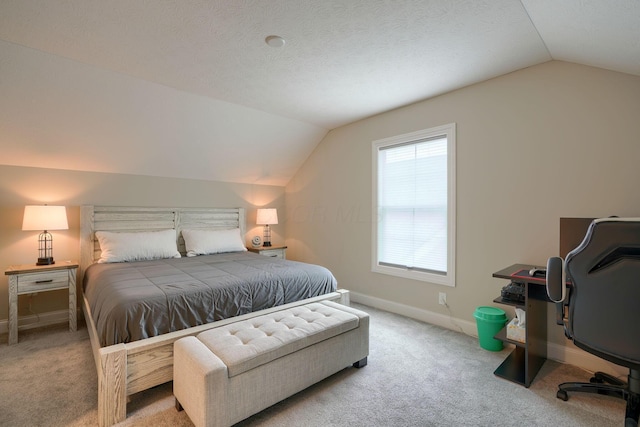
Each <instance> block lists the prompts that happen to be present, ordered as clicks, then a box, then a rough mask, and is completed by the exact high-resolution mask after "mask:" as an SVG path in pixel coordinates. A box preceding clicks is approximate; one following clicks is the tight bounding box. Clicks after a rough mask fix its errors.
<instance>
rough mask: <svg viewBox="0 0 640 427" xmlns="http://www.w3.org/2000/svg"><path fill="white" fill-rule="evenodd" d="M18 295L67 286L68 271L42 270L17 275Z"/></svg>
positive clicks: (65, 287)
mask: <svg viewBox="0 0 640 427" xmlns="http://www.w3.org/2000/svg"><path fill="white" fill-rule="evenodd" d="M17 276H18V277H17V279H18V295H19V294H28V293H32V292H40V291H46V290H53V289H67V288H69V271H68V270H62V271H43V272H41V273H23V274H18V275H17Z"/></svg>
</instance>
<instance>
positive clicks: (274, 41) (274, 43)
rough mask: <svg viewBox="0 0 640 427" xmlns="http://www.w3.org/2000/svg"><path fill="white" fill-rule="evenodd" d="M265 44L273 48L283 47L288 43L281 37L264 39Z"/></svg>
mask: <svg viewBox="0 0 640 427" xmlns="http://www.w3.org/2000/svg"><path fill="white" fill-rule="evenodd" d="M264 42H265V43H266V44H268V45H269V46H271V47H282V46H284V44H285V43H286V41H285V39H283V38H282V37H280V36H269V37H267V38H266V39H264Z"/></svg>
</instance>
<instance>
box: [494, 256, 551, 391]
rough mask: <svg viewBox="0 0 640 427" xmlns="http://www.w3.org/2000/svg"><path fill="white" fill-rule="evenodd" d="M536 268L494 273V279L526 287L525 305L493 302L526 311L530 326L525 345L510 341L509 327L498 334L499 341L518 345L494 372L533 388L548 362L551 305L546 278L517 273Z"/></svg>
mask: <svg viewBox="0 0 640 427" xmlns="http://www.w3.org/2000/svg"><path fill="white" fill-rule="evenodd" d="M532 267H533V266H530V265H526V264H514V265H512V266H511V267H508V268H505V269H504V270H500V271H498V272H496V273H494V274H493V277H497V278H500V279H508V280H517V281H518V282H524V284H525V300H524V303H523V304H521V303H516V302H513V301H508V300H504V299H503V298H502V297H498V298H496V299H494V300H493V301H494V302H495V303H498V304H503V305H508V306H512V307H518V308H521V309H523V310H525V312H526V313H527V314H526V319H527V326H526V328H527V329H526V334H525V342H524V343H521V342H518V341H514V340H510V339H508V338H507V332H506V329H507V327H506V326H505V327H504V328H503V329H502V330H500V332H498V333H497V334H496V335H495V337H494V338H495V339H498V340H500V341H503V342H506V343H510V344H514V345H515V348H514V349H513V351H512V352H511V354H509V356H508V357H507V358H506V359H505V360H504V362H502V364H501V365H500V366H498V368H497V369H496V370H495V371H494V374H495V375H496V376H499V377H501V378H504V379H507V380H509V381H513V382H515V383H517V384H520V385H523V386H525V387H529V386H530V385H531V383H532V382H533V379H534V378H535V376H536V374H537V373H538V371H539V370H540V368H541V367H542V365H543V364H544V362H545V361H546V360H547V303H548V302H549V300H548V298H547V296H546V289H545V285H546V282H545V280H544V279H541V278H539V277H535V278H534V277H531V278H527V277H526V275H525V277H523V275H522V274H519V275H518V276H517V277H514V276H515V275H516V273H518V272H522V271H523V270H524V271H526V272H528V271H529V270H530V269H531V268H532Z"/></svg>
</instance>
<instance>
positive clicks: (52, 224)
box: [22, 205, 69, 265]
mask: <svg viewBox="0 0 640 427" xmlns="http://www.w3.org/2000/svg"><path fill="white" fill-rule="evenodd" d="M68 229H69V223H68V222H67V210H66V208H65V207H64V206H48V205H27V206H25V207H24V218H23V219H22V230H23V231H32V230H44V231H43V232H42V233H40V235H39V236H38V262H36V265H50V264H55V261H54V260H53V237H52V236H51V234H50V233H49V232H48V230H68Z"/></svg>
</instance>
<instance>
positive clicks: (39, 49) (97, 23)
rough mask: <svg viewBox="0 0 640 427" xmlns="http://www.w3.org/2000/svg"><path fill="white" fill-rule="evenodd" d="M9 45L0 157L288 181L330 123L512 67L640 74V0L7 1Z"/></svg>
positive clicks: (1, 28)
mask: <svg viewBox="0 0 640 427" xmlns="http://www.w3.org/2000/svg"><path fill="white" fill-rule="evenodd" d="M269 35H278V36H281V37H283V38H284V39H285V41H286V43H285V44H284V46H282V47H279V48H274V47H270V46H268V45H267V44H266V43H265V38H266V37H267V36H269ZM0 40H1V41H2V42H0V54H2V57H4V59H1V58H0V65H2V64H3V65H4V66H3V67H2V68H0V90H2V91H3V92H5V91H6V92H9V96H5V97H4V98H5V100H4V101H3V100H2V99H0V103H3V102H4V103H5V105H2V104H0V107H1V109H0V111H4V112H5V113H7V114H8V115H9V117H11V116H12V115H16V116H17V113H15V109H16V108H18V109H19V110H20V114H21V116H20V118H21V119H16V118H14V119H12V120H11V122H8V123H7V124H6V126H3V128H4V129H5V130H6V131H5V135H0V144H2V150H3V153H6V155H3V157H4V160H0V163H3V164H15V165H21V166H39V167H45V166H46V167H54V168H61V169H78V170H96V171H105V172H118V173H134V174H136V173H138V174H144V175H154V176H170V177H183V178H194V179H206V180H220V181H234V182H255V183H263V184H274V185H285V184H286V182H288V180H289V179H290V178H291V176H293V174H294V173H295V171H296V170H297V168H299V167H300V165H301V164H302V163H303V162H304V160H305V159H306V157H307V156H308V155H309V154H310V153H311V151H312V150H313V148H314V147H315V146H316V145H317V144H318V142H319V141H320V140H321V139H322V137H323V136H324V135H325V134H326V132H327V131H328V130H330V129H333V128H336V127H339V126H341V125H344V124H347V123H350V122H353V121H356V120H359V119H362V118H365V117H368V116H371V115H374V114H377V113H380V112H384V111H388V110H390V109H394V108H397V107H400V106H403V105H407V104H410V103H413V102H416V101H419V100H423V99H427V98H430V97H433V96H436V95H439V94H442V93H445V92H448V91H451V90H455V89H458V88H461V87H464V86H467V85H470V84H473V83H477V82H480V81H484V80H487V79H490V78H493V77H496V76H500V75H502V74H506V73H509V72H512V71H516V70H519V69H522V68H525V67H529V66H532V65H536V64H540V63H543V62H546V61H549V60H553V59H555V60H563V61H569V62H576V63H580V64H585V65H590V66H595V67H601V68H605V69H610V70H615V71H620V72H624V73H630V74H635V75H640V1H638V0H616V1H609V2H605V1H602V0H562V1H558V0H323V1H317V0H233V1H230V0H200V1H196V0H193V1H177V0H113V1H101V0H66V1H62V0H51V1H41V0H3V1H2V2H0ZM31 68H38V71H35V70H33V69H31ZM101 82H103V83H101ZM78 85H80V88H78ZM96 86H100V87H101V88H100V89H99V90H98V89H96ZM16 87H17V88H21V89H20V91H22V92H23V93H24V92H26V95H25V96H26V98H27V100H26V101H24V104H21V102H20V101H18V100H17V99H18V98H19V96H20V93H18V89H15V91H16V92H15V93H11V90H12V88H16ZM34 87H35V88H37V90H36V89H33V88H34ZM52 87H56V88H58V89H59V92H60V93H55V92H56V91H55V90H53V89H52ZM73 88H75V89H73ZM30 91H33V92H30ZM43 91H44V92H46V93H47V97H46V100H48V101H50V102H51V104H50V105H49V106H47V107H42V106H41V104H42V103H45V104H46V102H44V100H43V99H42V97H43V96H44V95H42V93H43ZM83 96H85V97H89V96H91V99H92V100H93V103H95V104H96V105H94V106H90V107H87V106H86V104H87V103H88V101H87V100H86V99H83ZM0 98H2V96H0ZM29 98H31V103H29ZM7 99H9V100H11V105H8V104H7V102H8V101H7ZM63 100H65V101H63ZM61 103H62V104H65V105H66V107H65V108H68V109H69V110H68V111H66V113H65V114H66V115H65V116H64V117H57V116H56V111H55V110H56V107H54V106H53V105H60V104H61ZM36 104H37V106H36ZM29 105H31V107H29ZM92 108H95V110H92ZM63 109H64V108H63ZM23 110H24V111H23ZM27 110H28V111H29V112H30V113H26V112H25V111H27ZM74 111H75V113H74ZM3 114H4V113H3ZM25 114H27V116H29V114H30V115H31V116H29V117H27V119H24V115H25ZM60 114H61V113H60ZM73 114H76V115H80V117H83V118H84V119H85V123H86V122H87V121H88V122H89V123H94V122H95V123H94V125H93V126H92V127H90V126H88V125H86V128H84V127H83V125H82V124H79V123H78V122H77V121H76V122H73V121H71V120H69V121H68V122H65V124H64V127H65V130H61V129H60V127H61V126H63V125H61V123H60V122H61V121H64V120H67V119H68V117H66V116H68V115H73ZM61 115H62V114H61ZM97 115H99V116H101V117H100V119H101V120H102V121H104V123H102V124H100V123H99V122H100V120H98V119H97V118H96V117H94V116H97ZM45 116H46V117H45ZM176 116H178V117H179V118H180V120H179V121H178V120H176V123H174V124H172V125H169V124H167V122H168V121H169V120H168V118H169V117H172V118H174V119H175V117H176ZM65 117H66V119H65ZM1 120H9V119H6V118H5V119H3V118H0V121H1ZM16 120H18V121H20V120H24V121H23V122H22V124H20V123H17V124H16ZM29 120H31V121H33V122H37V126H35V130H34V126H29ZM43 121H44V124H43ZM0 123H1V122H0ZM96 126H98V127H100V126H103V127H104V130H103V132H100V133H98V132H95V131H94V132H95V133H92V129H95V128H96ZM154 126H155V127H156V129H148V128H149V127H154ZM71 127H75V128H74V129H73V130H71V129H66V128H71ZM29 129H31V130H29ZM56 135H57V136H56ZM47 138H49V140H48V142H47ZM123 141H124V142H123ZM51 144H53V145H55V146H56V147H57V149H58V150H59V149H60V148H62V149H63V150H64V152H65V154H66V155H65V156H59V157H56V156H54V155H52V153H51V151H53V149H51V148H49V153H48V154H49V155H48V156H47V160H46V162H48V163H46V164H45V159H44V158H40V157H38V151H39V150H42V149H43V147H42V146H43V145H47V146H50V145H51ZM118 144H123V145H122V146H119V145H118ZM14 146H15V147H14ZM125 148H126V153H125V152H123V149H125ZM44 151H45V152H46V151H47V150H46V149H45V150H44ZM169 151H170V153H169ZM127 156H130V157H132V158H129V157H127ZM172 156H173V157H172ZM82 165H84V166H82Z"/></svg>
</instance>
